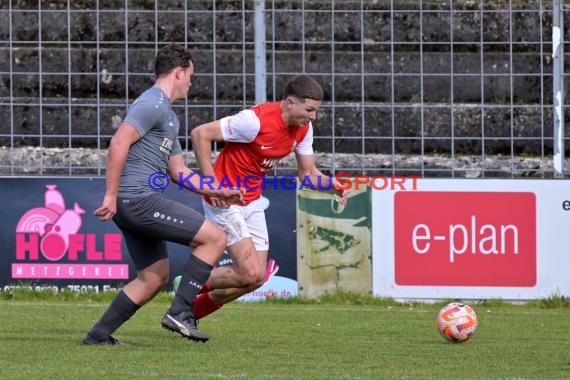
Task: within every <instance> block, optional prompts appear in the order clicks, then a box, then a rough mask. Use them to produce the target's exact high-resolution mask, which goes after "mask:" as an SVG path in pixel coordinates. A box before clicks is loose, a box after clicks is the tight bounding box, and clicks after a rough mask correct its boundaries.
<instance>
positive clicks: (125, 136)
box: [94, 122, 141, 221]
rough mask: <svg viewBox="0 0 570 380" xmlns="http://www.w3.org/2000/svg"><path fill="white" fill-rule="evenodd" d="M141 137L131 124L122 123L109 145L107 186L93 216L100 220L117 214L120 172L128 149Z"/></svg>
mask: <svg viewBox="0 0 570 380" xmlns="http://www.w3.org/2000/svg"><path fill="white" fill-rule="evenodd" d="M140 138H141V136H140V135H139V133H138V132H137V130H136V129H135V127H133V126H132V125H131V124H129V123H127V122H123V123H122V124H121V126H120V127H119V129H118V130H117V132H116V133H115V135H114V136H113V138H112V139H111V143H110V144H109V150H108V154H107V174H106V178H107V185H106V191H105V198H104V199H103V204H102V205H101V207H99V208H98V209H97V210H95V213H94V214H95V215H96V216H98V217H99V218H100V219H101V220H103V221H105V220H109V219H111V218H112V217H113V216H114V215H115V214H116V213H117V194H118V192H119V183H120V181H121V172H122V171H123V167H124V166H125V162H126V161H127V155H128V154H129V148H130V146H131V145H132V144H134V143H135V142H136V141H137V140H139V139H140Z"/></svg>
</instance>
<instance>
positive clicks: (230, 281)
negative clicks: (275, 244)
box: [208, 238, 267, 305]
mask: <svg viewBox="0 0 570 380" xmlns="http://www.w3.org/2000/svg"><path fill="white" fill-rule="evenodd" d="M227 250H228V252H229V254H230V256H231V257H232V260H233V265H232V266H231V267H220V268H216V269H214V270H213V271H212V274H211V275H210V279H209V280H208V282H209V283H210V285H211V287H212V288H214V289H215V290H213V291H211V292H210V293H209V296H210V298H211V299H212V301H213V302H215V303H217V304H220V305H221V304H224V303H228V302H230V301H233V300H234V299H236V298H239V297H241V296H242V295H244V294H247V293H249V292H251V291H253V290H255V289H257V288H259V287H260V286H261V285H263V282H264V280H265V269H266V266H267V251H257V250H256V249H255V246H254V244H253V241H252V240H251V238H245V239H242V240H240V241H239V242H237V243H235V244H233V245H231V246H229V247H228V248H227Z"/></svg>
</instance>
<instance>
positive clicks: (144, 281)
mask: <svg viewBox="0 0 570 380" xmlns="http://www.w3.org/2000/svg"><path fill="white" fill-rule="evenodd" d="M168 270H169V266H168V259H162V260H158V261H157V262H155V263H154V264H152V265H151V266H149V267H147V268H144V269H143V270H141V271H139V272H137V277H136V278H135V279H134V280H132V281H131V282H129V283H128V284H127V285H125V286H124V287H123V292H125V294H126V295H127V296H128V297H129V298H130V299H131V300H132V301H133V302H134V303H136V304H137V305H139V306H142V305H144V304H145V303H147V302H148V301H150V300H151V299H152V298H153V297H154V296H156V294H157V293H158V292H159V291H160V290H161V289H162V287H163V286H164V285H165V284H166V283H167V282H168Z"/></svg>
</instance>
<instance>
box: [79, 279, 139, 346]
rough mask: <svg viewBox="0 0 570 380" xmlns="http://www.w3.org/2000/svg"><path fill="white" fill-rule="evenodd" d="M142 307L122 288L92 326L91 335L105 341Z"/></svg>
mask: <svg viewBox="0 0 570 380" xmlns="http://www.w3.org/2000/svg"><path fill="white" fill-rule="evenodd" d="M139 308H140V306H139V305H137V304H136V303H134V302H133V301H132V300H131V299H130V298H129V297H128V296H127V295H126V294H125V292H123V291H122V290H121V291H120V293H119V294H117V296H116V297H115V299H114V300H113V302H111V305H110V306H109V308H108V309H107V311H105V313H104V314H103V316H102V317H101V319H100V320H99V322H97V323H96V324H95V326H93V328H91V331H90V332H89V335H91V337H93V338H94V339H96V340H99V341H104V340H106V339H107V338H108V337H109V335H111V334H112V333H113V332H114V331H115V330H116V329H118V328H119V326H121V325H122V324H123V323H125V322H126V321H127V320H128V319H129V318H131V317H132V316H133V314H135V313H136V312H137V310H138V309H139Z"/></svg>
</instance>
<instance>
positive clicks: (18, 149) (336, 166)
mask: <svg viewBox="0 0 570 380" xmlns="http://www.w3.org/2000/svg"><path fill="white" fill-rule="evenodd" d="M255 5H256V4H255V2H254V1H231V0H230V1H183V0H161V1H158V0H154V1H153V0H74V1H70V0H67V1H63V0H61V1H47V0H39V1H38V0H35V1H33V0H0V51H1V54H0V118H1V120H0V174H3V175H31V174H33V175H54V174H58V175H60V174H63V175H104V172H105V155H106V147H107V146H108V143H109V140H110V138H111V137H112V135H113V133H114V131H115V130H116V128H117V127H118V126H119V124H120V122H121V120H122V117H123V116H124V114H125V112H126V109H127V107H128V105H129V104H130V103H131V102H132V101H133V100H134V99H135V98H136V97H137V96H138V95H139V94H140V93H141V92H142V91H143V90H144V89H146V88H147V87H149V86H150V85H152V83H153V77H152V72H153V67H152V66H153V61H154V56H155V54H156V52H157V50H158V49H159V48H160V47H161V46H163V45H165V44H168V43H179V44H183V45H186V46H187V47H189V48H190V49H191V50H192V51H193V53H194V56H195V60H196V77H195V80H194V83H193V87H192V90H191V93H190V95H189V97H188V99H187V100H186V101H184V102H182V101H180V102H178V103H177V104H176V105H175V111H176V112H177V113H178V115H179V117H180V120H181V131H180V139H181V142H182V145H183V147H184V148H186V150H187V151H188V153H187V161H188V162H189V164H190V166H191V167H194V168H196V163H195V161H194V159H193V154H192V152H191V143H190V141H189V135H190V131H191V129H192V128H193V127H195V126H197V125H199V124H202V123H205V122H208V121H211V120H214V119H217V118H221V117H224V116H226V115H230V114H232V113H235V112H238V111H240V110H241V109H243V108H246V107H250V106H252V105H253V104H254V103H255V99H256V94H255V88H256V82H257V83H258V84H259V81H260V80H264V78H263V77H260V76H259V75H256V71H255V59H256V57H255V49H254V46H255V34H256V33H255V32H256V24H255V20H254V18H255V17H254V9H255ZM264 7H265V12H264V19H265V23H264V27H265V45H264V46H265V49H266V55H265V60H266V64H265V67H266V74H267V75H266V77H265V79H266V83H265V89H266V90H267V98H268V100H279V98H280V91H281V89H282V87H283V85H284V84H285V82H286V81H287V80H288V79H290V78H291V77H292V76H293V75H295V74H298V73H308V74H311V75H313V76H314V77H315V78H316V79H317V80H318V81H319V82H320V83H321V84H322V85H323V87H324V88H325V93H326V98H325V101H324V102H323V105H322V110H321V112H320V114H319V115H318V119H317V121H316V122H314V127H315V143H314V147H315V150H316V156H317V164H318V166H319V167H320V168H322V169H323V170H324V171H325V172H329V173H333V172H338V171H341V170H343V171H350V172H353V173H355V174H356V173H358V174H369V175H378V174H384V175H391V174H415V175H417V174H419V175H423V176H426V177H473V178H486V177H538V178H548V177H552V176H553V160H552V155H553V117H554V115H553V109H552V106H553V95H552V94H553V75H552V73H553V60H552V43H553V40H552V23H553V20H552V16H553V12H552V7H553V4H552V2H550V1H542V0H525V1H514V0H512V1H457V0H456V1H449V2H438V1H363V0H361V1H350V0H337V1H334V0H332V1H331V0H321V1H315V0H312V1H275V0H272V1H265V2H264ZM563 16H564V18H566V17H567V16H568V13H566V9H564V12H563ZM565 24H569V23H568V22H566V23H565ZM564 35H568V33H564ZM558 80H560V81H562V83H563V82H564V78H558ZM565 135H567V134H566V133H565ZM221 146H222V145H219V146H217V148H218V149H219V148H221ZM295 167H296V165H295V162H294V158H293V157H291V158H288V159H285V160H283V161H282V162H281V163H280V164H279V165H278V166H277V167H276V169H275V170H274V174H275V175H284V174H292V173H294V172H295ZM566 173H567V172H566V171H565V172H564V174H566Z"/></svg>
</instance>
